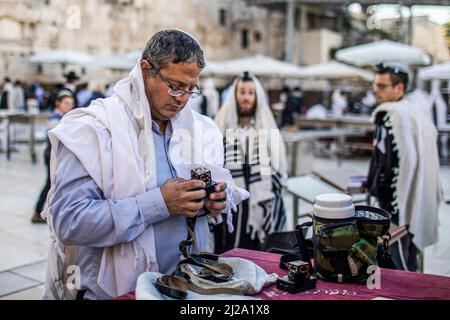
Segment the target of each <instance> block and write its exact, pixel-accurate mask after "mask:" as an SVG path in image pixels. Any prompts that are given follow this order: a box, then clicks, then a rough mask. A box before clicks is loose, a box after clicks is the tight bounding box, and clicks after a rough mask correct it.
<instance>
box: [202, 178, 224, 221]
mask: <svg viewBox="0 0 450 320" xmlns="http://www.w3.org/2000/svg"><path fill="white" fill-rule="evenodd" d="M226 189H227V184H226V183H225V182H218V183H217V186H216V189H215V190H214V191H215V192H213V193H211V194H210V195H209V197H208V199H206V200H205V208H206V209H208V210H209V212H210V214H209V215H210V216H212V217H215V216H217V215H218V214H219V213H221V212H222V211H223V210H224V209H225V208H226V206H227V201H226V200H227V192H226V191H225V190H226Z"/></svg>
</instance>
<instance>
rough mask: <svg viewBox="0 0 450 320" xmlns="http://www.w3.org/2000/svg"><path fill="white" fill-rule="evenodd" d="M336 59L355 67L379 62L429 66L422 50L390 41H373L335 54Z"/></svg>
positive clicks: (428, 60)
mask: <svg viewBox="0 0 450 320" xmlns="http://www.w3.org/2000/svg"><path fill="white" fill-rule="evenodd" d="M336 59H337V60H340V61H343V62H347V63H350V64H353V65H357V66H360V67H361V66H372V65H375V64H377V63H380V62H400V63H404V64H407V65H429V64H430V63H431V57H430V55H429V54H427V53H426V52H425V51H424V50H422V49H420V48H416V47H412V46H409V45H407V44H403V43H399V42H393V41H390V40H381V41H375V42H372V43H367V44H363V45H359V46H355V47H351V48H346V49H341V50H339V51H337V52H336Z"/></svg>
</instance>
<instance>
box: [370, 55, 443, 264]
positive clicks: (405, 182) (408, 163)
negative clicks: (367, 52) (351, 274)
mask: <svg viewBox="0 0 450 320" xmlns="http://www.w3.org/2000/svg"><path fill="white" fill-rule="evenodd" d="M375 72H376V75H375V80H374V83H373V91H374V94H375V96H376V98H377V101H378V103H379V105H378V107H377V108H376V109H375V110H374V112H373V114H372V119H373V121H374V124H375V131H374V140H373V145H374V149H373V153H372V159H371V161H370V166H369V173H368V177H367V188H368V191H369V193H370V194H371V195H372V196H374V197H376V198H377V200H378V204H379V206H380V207H381V208H382V209H385V210H386V211H388V212H390V213H391V214H392V222H393V223H394V224H396V225H399V226H406V227H407V228H408V231H409V233H408V235H407V236H405V237H403V238H401V239H400V240H399V241H397V242H396V243H395V244H393V245H392V246H391V247H390V248H391V253H392V258H393V261H394V263H395V264H396V265H397V267H398V268H400V269H404V270H409V271H416V270H417V269H418V261H417V253H418V251H417V249H419V250H423V249H424V248H425V247H426V246H429V245H431V244H433V243H435V242H437V240H438V209H439V205H440V201H441V188H440V182H439V159H438V152H437V144H436V141H437V131H436V128H435V126H434V125H433V123H432V122H431V121H430V118H429V117H428V116H427V115H426V113H425V112H424V111H423V109H422V108H421V106H416V105H414V101H412V100H411V99H408V98H406V96H405V92H406V88H407V87H408V81H409V71H408V68H407V67H406V66H404V65H402V64H394V63H381V64H379V65H377V66H376V68H375ZM416 103H420V101H418V102H416Z"/></svg>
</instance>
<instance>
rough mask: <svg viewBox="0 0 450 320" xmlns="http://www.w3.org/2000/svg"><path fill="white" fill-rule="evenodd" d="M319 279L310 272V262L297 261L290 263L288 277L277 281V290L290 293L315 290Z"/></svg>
mask: <svg viewBox="0 0 450 320" xmlns="http://www.w3.org/2000/svg"><path fill="white" fill-rule="evenodd" d="M316 282H317V278H316V276H315V275H314V274H312V273H311V272H310V266H309V264H308V262H305V261H302V260H295V261H291V262H288V275H287V276H283V277H280V278H278V279H277V283H276V284H277V288H278V289H280V290H283V291H287V292H289V293H299V292H302V291H306V290H310V289H314V288H315V287H316Z"/></svg>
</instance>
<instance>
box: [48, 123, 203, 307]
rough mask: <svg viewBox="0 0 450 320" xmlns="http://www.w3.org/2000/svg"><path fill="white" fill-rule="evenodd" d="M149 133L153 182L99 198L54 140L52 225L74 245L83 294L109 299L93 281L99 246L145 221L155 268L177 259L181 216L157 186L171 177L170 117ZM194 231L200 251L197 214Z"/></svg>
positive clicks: (129, 234) (123, 237) (137, 230)
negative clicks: (130, 193) (125, 194)
mask: <svg viewBox="0 0 450 320" xmlns="http://www.w3.org/2000/svg"><path fill="white" fill-rule="evenodd" d="M152 132H153V138H154V143H155V152H156V169H157V186H158V187H157V188H155V189H152V190H149V191H147V192H145V193H142V194H139V195H136V196H135V197H130V198H126V199H122V200H116V201H113V200H110V199H105V198H104V196H103V193H102V191H101V190H100V189H99V187H98V186H97V185H96V183H95V182H94V181H93V180H92V178H91V177H90V176H89V175H88V173H87V171H86V170H85V169H84V167H83V166H82V164H81V163H80V161H79V160H78V159H77V158H76V157H75V155H74V154H73V153H72V152H71V151H69V150H68V149H67V148H66V147H65V146H64V145H63V144H60V147H59V150H58V165H57V168H56V177H55V184H56V188H55V195H54V197H53V202H52V204H51V205H52V217H53V224H54V228H55V231H56V234H57V236H58V238H59V239H60V241H61V242H62V243H63V244H64V245H72V246H77V265H78V266H79V267H80V271H81V290H86V294H85V296H84V297H85V298H86V299H110V298H111V297H109V296H108V295H107V294H106V293H105V292H104V291H103V290H102V289H101V288H99V287H98V285H97V277H98V271H99V267H100V262H101V257H102V252H103V247H107V246H113V245H117V244H120V243H125V242H129V241H132V240H134V239H136V238H137V237H138V236H139V235H140V234H141V233H142V232H143V231H144V230H145V229H146V228H147V227H148V226H149V225H153V230H154V234H155V246H156V258H157V262H158V266H159V271H160V272H161V273H172V272H173V271H174V270H175V268H176V265H177V263H178V261H179V259H180V252H179V249H178V245H179V243H180V241H182V240H185V239H186V237H187V226H186V218H185V217H184V216H181V215H171V214H170V213H169V212H168V209H167V206H166V204H165V202H164V199H163V197H162V194H161V190H160V188H159V187H160V186H161V185H163V184H164V182H165V181H166V180H168V179H173V178H176V177H177V175H176V172H175V169H174V168H173V166H172V164H171V162H170V159H169V144H170V138H171V136H172V127H171V123H170V121H169V122H168V123H167V128H166V130H165V133H164V134H163V133H161V132H160V131H159V127H158V125H157V124H156V123H155V122H153V123H152ZM195 232H196V238H197V244H198V246H199V248H200V250H205V247H206V244H207V241H208V233H209V229H208V223H207V219H206V217H200V218H198V219H197V224H196V227H195ZM123 276H124V277H126V276H127V275H126V274H124V275H123Z"/></svg>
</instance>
